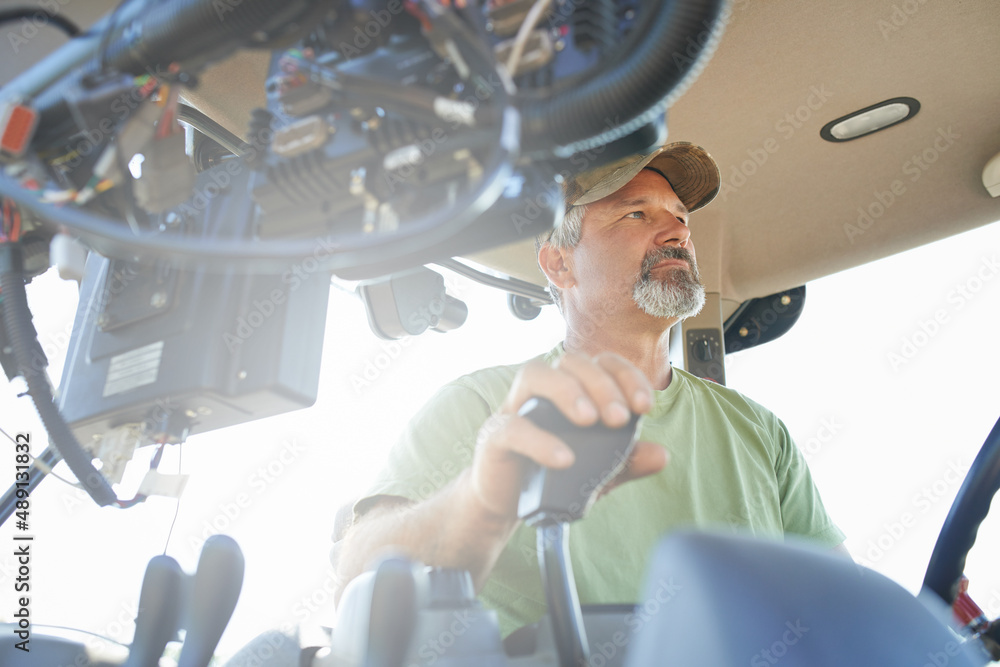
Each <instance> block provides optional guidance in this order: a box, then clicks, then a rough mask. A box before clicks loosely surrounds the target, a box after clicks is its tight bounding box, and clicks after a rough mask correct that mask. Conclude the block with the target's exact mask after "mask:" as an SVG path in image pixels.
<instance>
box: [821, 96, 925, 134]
mask: <svg viewBox="0 0 1000 667" xmlns="http://www.w3.org/2000/svg"><path fill="white" fill-rule="evenodd" d="M919 110H920V102H918V101H916V100H915V99H913V98H912V97H894V98H892V99H890V100H885V101H884V102H879V103H878V104H874V105H872V106H870V107H866V108H864V109H861V110H859V111H855V112H854V113H850V114H848V115H846V116H841V117H840V118H837V119H836V120H832V121H830V122H829V123H827V124H826V125H824V126H823V129H822V130H820V133H819V134H820V136H821V137H823V138H824V139H826V140H827V141H833V142H842V141H850V140H852V139H858V138H860V137H863V136H865V135H868V134H871V133H872V132H878V131H879V130H884V129H886V128H887V127H892V126H893V125H896V124H897V123H902V122H903V121H904V120H908V119H910V118H913V116H915V115H916V113H917V111H919Z"/></svg>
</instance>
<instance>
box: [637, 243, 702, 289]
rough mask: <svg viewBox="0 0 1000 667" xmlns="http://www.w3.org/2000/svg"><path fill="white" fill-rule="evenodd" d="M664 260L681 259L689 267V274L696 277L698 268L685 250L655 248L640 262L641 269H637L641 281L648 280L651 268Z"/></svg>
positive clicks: (688, 251)
mask: <svg viewBox="0 0 1000 667" xmlns="http://www.w3.org/2000/svg"><path fill="white" fill-rule="evenodd" d="M665 259H681V260H684V261H685V262H687V263H688V266H690V267H691V272H692V273H694V274H695V275H697V273H698V266H697V264H696V263H695V259H694V255H692V254H691V251H690V250H688V249H687V248H681V247H680V246H669V245H668V246H663V247H662V248H657V249H656V250H653V251H652V252H650V253H649V254H647V255H646V258H645V259H644V260H642V267H641V268H640V269H639V277H640V278H641V279H642V280H643V281H647V280H649V279H650V277H651V274H652V272H653V267H654V266H656V265H657V264H659V263H660V262H662V261H663V260H665Z"/></svg>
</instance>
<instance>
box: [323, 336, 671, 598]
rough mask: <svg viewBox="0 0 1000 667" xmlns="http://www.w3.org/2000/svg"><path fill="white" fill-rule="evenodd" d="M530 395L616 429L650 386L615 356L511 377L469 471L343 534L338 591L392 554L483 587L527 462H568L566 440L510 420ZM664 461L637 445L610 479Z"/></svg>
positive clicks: (567, 361)
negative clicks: (464, 573) (466, 574)
mask: <svg viewBox="0 0 1000 667" xmlns="http://www.w3.org/2000/svg"><path fill="white" fill-rule="evenodd" d="M532 396H541V397H544V398H548V399H549V400H551V401H552V402H553V403H555V404H556V406H557V407H558V408H559V409H560V411H562V412H563V414H565V415H566V417H567V418H568V419H569V420H570V421H572V422H573V423H575V424H578V425H580V426H589V425H591V424H594V423H596V422H597V421H598V420H599V419H601V420H603V421H604V423H605V424H607V425H608V426H610V427H612V428H615V427H619V426H622V425H624V424H625V422H627V421H628V419H629V411H632V412H636V413H645V412H648V411H649V409H650V407H651V406H652V389H651V388H650V386H649V383H648V381H647V380H646V378H645V377H644V376H643V375H642V374H641V373H640V372H639V370H638V369H636V368H635V367H634V366H633V365H631V364H630V363H629V362H627V361H625V360H624V359H623V358H622V357H619V356H618V355H615V354H609V353H604V354H599V355H597V356H596V357H593V358H590V357H587V356H584V355H579V354H573V353H567V354H566V355H564V356H563V357H561V358H560V360H559V362H558V364H557V366H556V367H554V368H553V367H550V366H547V365H545V364H542V363H533V364H528V365H527V366H525V367H524V368H522V369H521V371H520V372H518V374H517V377H516V378H515V379H514V383H513V385H512V386H511V389H510V392H509V393H508V395H507V397H506V399H505V400H504V403H503V405H502V406H501V408H500V410H499V412H497V413H496V414H494V415H493V416H491V417H490V418H489V419H488V420H487V421H486V423H485V424H484V425H483V427H482V428H481V429H480V431H479V434H478V437H477V443H476V450H475V455H474V456H473V460H472V464H471V466H469V467H468V468H466V469H465V470H463V471H462V472H461V473H459V475H458V476H457V477H456V478H455V479H454V480H453V481H452V482H451V483H450V484H448V485H447V486H445V487H444V488H443V489H441V490H440V491H439V492H438V493H436V494H435V495H433V496H431V497H429V498H427V499H425V500H423V501H420V502H417V503H409V502H408V501H404V500H402V499H382V500H381V501H380V502H379V504H377V505H376V506H375V507H374V508H372V509H371V510H370V511H369V512H368V513H366V514H365V515H363V517H362V518H361V519H360V520H359V521H358V524H357V525H356V526H355V527H353V528H352V529H351V530H350V532H349V533H348V535H347V537H346V538H345V541H344V546H343V548H342V549H341V552H340V561H339V566H338V579H339V580H340V582H342V585H346V583H347V582H349V581H350V580H351V579H353V578H354V577H356V576H357V575H358V574H360V573H361V572H362V571H364V569H365V568H366V567H368V566H369V565H370V564H371V560H372V559H373V557H375V556H376V555H378V553H379V552H383V551H386V550H388V549H389V548H396V549H398V550H399V551H402V552H404V553H405V554H406V555H407V556H409V557H411V558H415V559H417V560H420V561H422V562H424V563H426V564H428V565H435V566H442V567H458V568H462V569H466V570H469V571H470V572H471V573H472V577H473V581H474V582H475V584H476V588H477V589H481V588H482V586H483V585H484V584H485V582H486V579H487V577H488V576H489V574H490V571H491V570H492V569H493V566H494V564H495V563H496V561H497V558H498V557H499V556H500V553H501V551H502V550H503V548H504V546H505V545H506V544H507V541H508V540H509V539H510V537H511V535H512V534H513V532H514V529H515V528H516V527H517V500H518V496H519V494H520V487H521V477H522V475H523V469H524V464H525V461H526V460H528V459H530V460H532V461H534V462H536V463H538V464H539V465H542V466H546V467H549V468H556V469H558V468H566V467H569V466H570V465H572V463H573V459H574V457H573V451H572V450H571V449H570V448H569V447H568V446H567V445H566V443H564V442H562V441H561V440H559V438H557V437H555V436H554V435H552V434H551V433H549V432H548V431H544V430H542V429H540V428H538V427H537V426H535V425H534V424H533V423H532V422H530V421H529V420H527V419H525V418H523V417H520V416H518V415H517V412H518V410H519V409H520V407H521V406H522V405H523V404H524V402H525V401H527V400H528V399H529V398H531V397H532ZM665 456H666V455H665V452H664V450H663V448H662V447H660V446H658V445H655V444H652V443H637V445H636V448H635V450H634V451H633V455H632V458H631V459H630V461H629V466H628V467H627V468H626V470H625V471H623V472H622V474H621V475H620V476H619V478H618V479H616V482H619V483H620V482H622V481H626V480H628V479H633V478H636V477H641V476H644V475H648V474H651V473H654V472H656V471H658V470H660V469H661V468H663V466H664V465H665V463H666V458H665ZM336 597H337V598H338V600H339V597H340V591H338V593H337V595H336Z"/></svg>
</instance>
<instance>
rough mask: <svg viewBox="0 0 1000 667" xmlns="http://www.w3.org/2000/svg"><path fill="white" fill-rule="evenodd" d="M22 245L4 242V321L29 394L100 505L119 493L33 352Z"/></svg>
mask: <svg viewBox="0 0 1000 667" xmlns="http://www.w3.org/2000/svg"><path fill="white" fill-rule="evenodd" d="M22 261H23V260H22V256H21V249H20V248H19V247H17V245H16V244H14V243H3V244H0V293H2V294H3V302H2V304H0V305H2V314H3V323H4V325H5V326H6V329H7V339H8V341H9V342H10V346H11V348H12V351H13V354H14V359H15V361H16V363H17V366H18V368H19V370H20V373H21V375H23V376H24V380H25V382H27V384H28V394H29V395H30V396H31V399H32V400H33V401H34V403H35V409H36V410H38V416H39V417H41V419H42V423H43V424H44V425H45V430H46V431H47V432H48V434H49V441H50V442H51V443H52V446H54V447H55V448H56V450H57V451H58V452H59V454H60V455H61V456H62V457H63V459H65V461H66V463H67V464H68V465H69V468H70V470H72V471H73V474H74V475H76V478H77V479H78V480H79V481H80V484H81V485H82V486H83V488H84V490H86V491H87V493H88V494H90V497H91V498H93V499H94V502H96V503H97V504H98V505H100V506H102V507H103V506H105V505H110V504H111V503H113V502H114V501H115V493H114V491H113V490H112V489H111V486H110V485H109V484H108V481H107V480H106V479H104V476H103V475H101V473H99V472H98V471H97V469H96V468H94V464H93V457H91V456H90V455H89V454H88V453H87V452H85V451H84V449H83V447H81V446H80V443H79V442H77V439H76V436H74V435H73V431H71V430H70V428H69V425H68V424H67V423H66V420H64V419H63V418H62V415H61V414H59V409H58V408H57V407H56V405H55V403H54V402H53V398H52V389H51V388H50V387H49V379H48V377H47V376H46V375H45V364H44V361H43V359H42V358H40V357H39V356H37V353H35V354H32V352H31V350H32V347H33V345H32V343H33V341H35V340H37V339H36V338H35V334H34V332H33V330H32V327H31V311H30V310H29V309H28V296H27V294H26V293H25V290H24V269H23V266H22Z"/></svg>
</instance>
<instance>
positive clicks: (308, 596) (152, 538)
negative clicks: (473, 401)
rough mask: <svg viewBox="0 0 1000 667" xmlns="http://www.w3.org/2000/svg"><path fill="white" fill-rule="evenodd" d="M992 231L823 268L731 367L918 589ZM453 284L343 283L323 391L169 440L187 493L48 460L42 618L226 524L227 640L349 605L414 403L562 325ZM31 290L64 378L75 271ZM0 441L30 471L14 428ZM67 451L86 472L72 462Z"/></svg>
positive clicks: (851, 534)
mask: <svg viewBox="0 0 1000 667" xmlns="http://www.w3.org/2000/svg"><path fill="white" fill-rule="evenodd" d="M997 248H1000V225H997V224H994V225H991V226H988V227H985V228H982V229H979V230H976V231H973V232H969V233H966V234H963V235H960V236H957V237H953V238H951V239H948V240H945V241H942V242H939V243H936V244H933V245H931V246H927V247H923V248H919V249H916V250H913V251H910V252H907V253H904V254H901V255H897V256H894V257H891V258H889V259H886V260H882V261H879V262H875V263H872V264H869V265H866V266H863V267H861V268H858V269H855V270H852V271H849V272H845V273H842V274H838V275H834V276H830V277H828V278H824V279H821V280H818V281H816V282H814V283H812V284H810V285H809V286H808V299H807V305H806V307H805V310H804V313H803V315H802V318H801V319H800V321H799V322H798V323H797V324H796V326H795V327H794V328H793V329H792V330H791V332H790V333H788V334H787V335H786V336H784V337H783V338H781V339H780V340H778V341H776V342H773V343H770V344H767V345H764V346H762V347H760V348H756V349H752V350H748V351H744V352H741V353H740V354H737V355H733V356H732V357H730V358H729V359H728V363H727V373H728V383H729V385H730V386H732V387H733V388H736V389H738V390H740V391H741V392H743V393H745V394H746V395H748V396H750V397H751V398H753V399H755V400H757V401H758V402H760V403H762V404H763V405H765V406H767V407H768V408H769V409H771V410H773V411H774V412H775V413H776V414H778V416H780V417H781V418H782V419H783V420H785V422H786V424H787V425H788V427H789V429H790V431H791V433H792V435H793V437H794V438H795V440H796V442H797V444H798V446H799V447H800V448H801V449H802V450H803V452H804V453H805V455H806V457H807V459H808V461H809V464H810V466H811V469H812V473H813V475H814V477H815V479H816V482H817V484H818V486H819V489H820V491H821V493H822V494H823V498H824V501H825V503H826V505H827V508H828V510H829V512H830V514H831V515H832V517H833V518H834V520H835V521H837V523H838V524H839V526H840V527H841V528H842V529H843V530H844V532H845V533H846V534H847V536H848V538H847V547H848V549H849V550H850V551H851V553H852V555H853V556H854V558H855V560H857V561H858V562H860V563H863V564H865V565H867V566H869V567H872V568H873V569H875V570H877V571H879V572H881V573H883V574H885V575H887V576H889V577H890V578H892V579H894V580H896V581H898V582H899V583H901V584H902V585H903V586H904V587H906V588H908V589H909V590H911V591H914V592H915V591H916V590H917V589H918V588H919V585H920V581H921V578H922V575H923V572H924V569H925V568H926V564H927V560H928V558H929V556H930V552H931V548H932V546H933V543H934V540H935V539H936V536H937V533H938V531H939V529H940V526H941V524H942V522H943V520H944V517H945V515H946V513H947V510H948V508H949V507H950V505H951V502H952V500H953V498H954V496H955V494H956V493H957V491H958V488H959V486H960V484H961V481H962V479H964V475H965V472H966V470H967V469H968V466H969V464H970V463H971V462H972V460H973V458H974V456H975V454H976V452H977V451H978V448H979V446H980V445H981V443H982V441H983V439H984V437H985V435H986V433H987V432H988V431H989V429H990V428H991V427H992V425H993V423H994V421H995V420H996V417H997V414H998V412H1000V389H998V388H997V385H996V379H997V378H998V377H1000V352H998V351H997V349H996V348H995V346H991V345H990V344H989V343H990V341H991V340H992V337H993V334H994V332H995V331H996V330H997V327H998V325H1000V314H998V308H997V303H998V300H1000V277H998V275H997V274H998V272H1000V267H998V264H997V261H998V260H1000V257H998V254H997V251H996V249H997ZM446 284H447V285H448V286H449V291H450V292H451V293H452V294H453V295H455V296H457V297H459V298H461V299H463V300H464V301H466V302H467V303H468V304H469V309H470V314H469V318H468V321H467V323H466V324H465V325H464V326H463V327H461V328H459V329H458V330H456V331H453V332H450V333H448V334H436V333H429V334H425V335H422V336H419V337H416V338H412V339H407V340H403V341H396V342H387V341H381V340H379V339H377V338H376V337H375V336H374V335H373V334H372V333H371V331H370V329H369V328H368V325H367V322H366V320H365V314H364V310H363V308H362V305H361V303H360V302H359V301H358V300H357V299H356V298H355V297H354V296H353V294H351V293H349V292H346V291H344V290H343V289H341V288H338V287H334V288H333V289H331V300H330V309H329V317H328V320H327V325H326V341H325V347H324V351H323V361H322V371H321V385H320V391H319V399H318V400H317V403H316V405H314V406H313V407H312V408H309V409H306V410H301V411H297V412H293V413H289V414H285V415H281V416H278V417H273V418H270V419H265V420H260V421H255V422H249V423H246V424H243V425H240V426H236V427H231V428H227V429H223V430H220V431H216V432H212V433H207V434H204V435H196V436H193V437H191V438H190V439H189V440H188V441H187V442H186V443H185V444H184V445H183V446H170V447H168V448H167V450H166V452H165V454H164V456H163V462H162V463H161V466H160V471H162V472H164V473H172V472H176V471H178V470H181V471H183V472H184V473H186V474H189V475H190V479H189V481H188V484H187V488H186V490H185V492H184V494H183V496H182V497H181V499H180V502H179V506H178V503H177V501H175V500H173V499H168V498H160V497H153V498H151V499H149V500H148V501H147V502H145V503H143V504H140V505H138V506H137V507H134V508H132V509H129V510H127V511H123V510H117V509H99V508H97V507H96V506H95V505H94V504H93V502H92V501H91V500H90V499H89V498H88V497H86V496H85V494H84V493H83V492H82V491H79V490H77V489H75V488H72V487H70V486H67V485H66V484H65V483H63V482H61V481H59V480H56V479H51V478H50V479H47V480H45V481H44V482H43V484H42V485H41V486H40V487H39V488H38V489H36V491H35V492H34V493H33V494H32V496H31V500H32V504H31V516H30V530H31V532H32V533H33V534H34V535H36V536H37V537H36V542H35V552H34V554H33V556H34V560H33V564H32V574H31V576H32V590H33V596H32V605H33V606H32V616H33V619H32V620H33V622H34V623H38V624H43V623H44V624H53V625H64V626H70V627H74V628H79V629H86V630H89V631H92V632H95V633H98V634H101V635H104V636H107V637H110V638H111V639H114V640H117V641H120V642H126V643H127V642H128V641H130V640H131V637H132V632H133V630H134V625H133V619H134V617H135V611H136V603H137V600H138V594H139V588H140V584H141V580H142V574H143V571H144V568H145V566H146V563H147V561H148V560H149V559H150V558H151V557H152V556H154V555H156V554H158V553H162V552H163V551H164V549H165V548H166V552H167V553H168V554H170V555H171V556H173V557H174V558H176V559H177V560H178V561H179V562H180V564H181V566H182V567H183V568H184V569H185V570H186V571H188V572H193V570H194V569H195V566H196V564H197V557H198V553H199V550H200V548H201V544H202V543H203V542H204V540H205V539H206V538H207V537H208V536H210V535H212V534H215V533H218V532H222V533H227V534H229V535H231V536H232V537H234V538H235V539H236V540H237V541H238V542H239V544H240V546H241V547H242V549H243V551H244V554H245V557H246V563H247V569H246V578H245V583H244V587H243V593H242V596H241V598H240V601H239V604H238V605H237V608H236V612H235V614H234V617H233V620H232V622H231V623H230V626H229V629H228V630H227V632H226V634H225V635H224V636H223V639H222V642H221V643H220V646H219V650H218V655H220V656H228V655H231V654H232V653H234V652H235V651H237V650H238V649H239V648H240V647H241V646H242V645H244V644H245V643H246V642H247V641H249V640H250V639H251V638H252V637H253V636H255V635H256V634H258V633H260V632H263V631H265V630H267V629H271V628H279V627H285V628H291V627H292V626H294V625H297V624H301V623H310V624H311V623H316V624H323V625H332V624H333V622H334V618H333V613H334V608H333V603H332V594H331V592H330V591H331V590H332V588H333V581H334V580H333V573H332V571H331V569H330V567H329V561H328V552H329V549H330V546H331V542H330V534H331V531H332V529H333V517H334V514H335V512H336V510H337V508H339V507H340V506H342V505H344V504H345V503H348V502H350V501H351V500H352V499H353V498H356V497H358V496H359V495H360V494H362V493H363V492H364V490H365V488H366V486H367V484H368V483H369V482H370V481H371V479H372V477H373V476H374V475H375V474H376V472H377V471H378V469H379V467H380V465H381V463H382V461H383V460H384V458H385V456H386V452H387V450H388V448H389V446H390V445H391V444H392V442H393V440H394V438H395V437H396V435H397V434H398V432H399V431H400V430H401V429H402V427H403V425H404V424H405V422H406V421H407V419H408V418H409V417H410V416H412V414H413V413H414V412H415V411H416V410H417V409H419V407H420V406H421V405H422V404H423V403H424V402H425V401H426V400H427V399H428V398H429V397H430V396H431V395H432V394H433V392H434V391H435V390H436V389H437V388H438V387H439V386H440V385H442V384H444V383H445V382H447V381H449V380H450V379H453V378H455V377H456V376H458V375H461V374H463V373H466V372H469V371H472V370H474V369H477V368H481V367H484V366H489V365H495V364H507V363H516V362H519V361H522V360H525V359H528V358H530V357H533V356H535V355H537V354H540V353H542V352H544V351H546V350H548V349H550V348H551V347H552V346H554V345H555V344H557V343H558V342H559V341H560V340H561V337H562V320H561V318H560V317H559V314H558V313H557V312H556V311H555V309H554V308H545V309H544V310H543V313H542V315H541V316H539V317H538V318H537V319H536V320H534V321H531V322H522V321H519V320H516V319H515V318H513V317H512V316H511V315H510V314H509V312H508V311H507V308H506V304H505V297H504V295H503V294H502V293H501V292H498V291H496V290H493V289H490V288H486V287H483V286H480V285H476V284H473V283H470V282H469V281H467V280H465V279H463V278H459V277H457V276H454V275H452V274H447V275H446ZM28 294H29V300H30V303H31V307H32V311H33V312H34V314H35V325H36V327H37V329H38V332H39V340H40V342H41V343H42V345H43V347H44V349H45V351H46V353H47V354H48V356H49V359H50V362H51V366H50V376H51V377H52V378H53V380H54V381H58V378H59V377H60V374H61V371H62V364H63V361H64V356H65V352H66V345H67V342H68V338H69V333H70V331H71V326H72V318H73V312H74V310H75V305H76V284H75V283H72V282H65V281H61V280H59V279H58V277H57V276H55V275H54V273H53V272H52V271H50V272H49V273H47V274H46V275H44V276H42V277H41V278H39V279H36V280H35V281H34V283H33V284H31V285H30V286H29V288H28ZM21 390H23V387H22V385H21V384H20V381H18V382H16V383H13V384H9V385H7V386H5V387H4V390H3V391H2V393H0V415H2V418H0V422H2V423H0V428H3V430H4V431H5V432H6V433H9V434H11V435H14V434H16V433H20V432H27V433H30V434H31V436H32V438H33V442H34V448H33V450H34V451H36V452H37V451H39V450H40V449H41V446H42V444H43V442H44V438H45V435H44V432H43V430H42V428H41V426H40V424H39V423H38V420H37V418H36V416H35V412H34V409H33V408H32V407H31V406H30V403H29V399H28V398H26V397H22V398H17V397H16V393H18V392H19V391H21ZM3 451H4V452H5V454H4V462H3V466H4V467H3V468H2V469H4V470H7V471H8V472H9V477H10V479H11V480H13V473H14V462H13V446H10V447H6V448H5V449H4V450H3ZM151 455H152V448H145V449H143V450H140V451H139V452H138V453H137V454H136V457H135V460H134V462H133V463H132V464H131V466H130V469H129V472H128V474H127V475H126V478H125V481H124V483H123V485H122V487H121V488H120V489H119V495H120V496H127V495H130V494H131V493H132V492H134V490H135V488H136V486H137V484H138V480H139V479H140V478H141V477H142V475H143V473H144V472H145V469H146V468H147V467H148V462H149V459H150V457H151ZM56 471H57V473H58V474H60V476H62V477H65V478H68V477H71V475H70V473H69V472H68V470H66V469H65V465H64V464H60V465H59V466H58V467H57V469H56ZM175 515H176V516H175ZM996 526H997V519H996V518H995V517H993V518H991V519H988V520H987V522H986V524H984V527H983V529H982V530H981V531H980V538H979V540H978V542H977V548H976V549H974V550H973V552H972V558H971V559H970V561H969V565H968V569H967V574H968V575H969V576H970V578H971V579H972V588H971V592H972V594H973V597H974V598H975V599H976V600H977V601H978V602H979V603H980V604H981V605H982V606H983V607H984V609H985V610H986V612H987V615H988V616H990V617H995V616H997V615H998V614H1000V574H998V573H997V572H996V570H995V568H992V567H990V565H991V564H992V563H993V562H995V560H994V559H995V554H996V553H997V549H1000V531H998V530H997V529H996ZM13 532H14V528H13V522H12V521H9V522H8V523H7V524H6V525H5V526H4V527H3V528H2V536H0V540H8V542H7V544H11V542H10V541H9V540H11V538H12V534H13ZM168 537H169V541H168ZM8 551H9V550H8ZM14 576H15V571H14V561H13V558H12V556H9V555H8V556H4V557H0V587H2V588H3V589H4V590H7V591H8V592H10V591H11V590H12V586H13V581H14ZM7 599H10V597H9V595H8V597H7ZM8 607H10V605H8ZM11 612H12V608H8V609H0V615H9V614H10V613H11Z"/></svg>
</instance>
